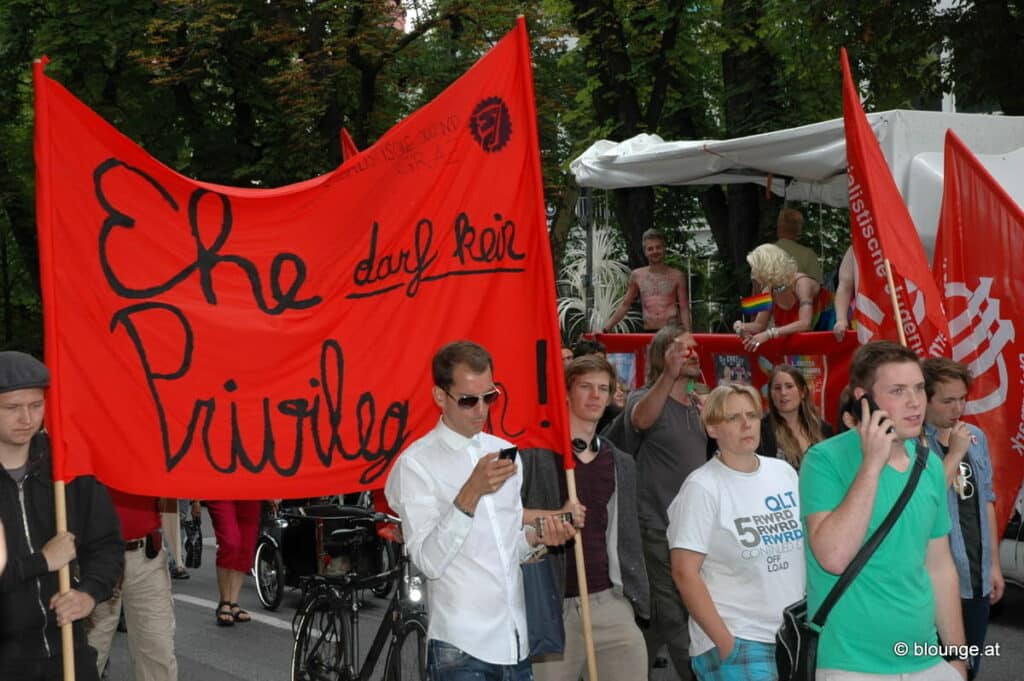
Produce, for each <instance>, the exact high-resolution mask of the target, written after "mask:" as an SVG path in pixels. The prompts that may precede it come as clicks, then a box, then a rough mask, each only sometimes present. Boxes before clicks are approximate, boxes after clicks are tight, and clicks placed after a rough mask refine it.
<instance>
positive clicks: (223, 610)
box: [215, 601, 235, 627]
mask: <svg viewBox="0 0 1024 681" xmlns="http://www.w3.org/2000/svg"><path fill="white" fill-rule="evenodd" d="M215 612H216V614H217V626H218V627H230V626H233V625H234V624H235V615H234V613H232V612H231V603H229V602H228V601H221V602H220V603H218V604H217V610H216V611H215Z"/></svg>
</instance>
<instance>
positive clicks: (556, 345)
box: [35, 19, 572, 499]
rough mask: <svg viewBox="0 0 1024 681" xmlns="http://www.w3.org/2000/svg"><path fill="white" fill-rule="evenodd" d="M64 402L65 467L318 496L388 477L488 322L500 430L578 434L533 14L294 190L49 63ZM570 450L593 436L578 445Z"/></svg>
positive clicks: (544, 436) (55, 313) (51, 306)
mask: <svg viewBox="0 0 1024 681" xmlns="http://www.w3.org/2000/svg"><path fill="white" fill-rule="evenodd" d="M35 86H36V115H37V118H36V140H35V155H36V162H37V206H38V215H39V240H40V261H41V279H42V287H43V302H44V313H45V315H44V318H45V354H46V361H47V363H48V364H49V366H50V368H51V370H52V373H53V384H52V388H51V389H50V392H49V394H48V405H47V411H48V413H47V419H48V420H47V423H48V428H49V430H50V432H51V436H52V439H53V449H54V461H55V472H56V475H57V477H58V479H71V478H74V477H75V476H78V475H84V474H89V473H94V474H96V475H97V476H98V477H99V478H100V479H101V480H103V481H104V482H105V483H107V484H109V485H111V486H113V487H116V488H118V489H122V490H125V491H129V492H135V493H140V494H153V495H158V496H165V497H187V498H210V499H221V498H236V499H244V498H250V499H260V498H282V497H283V498H288V497H308V496H317V495H322V494H332V493H338V492H342V491H353V490H358V489H368V488H375V487H380V486H382V484H383V482H384V480H385V477H386V474H387V471H388V470H389V469H390V466H391V464H392V463H393V462H394V459H395V457H396V456H397V455H398V453H399V452H400V451H402V449H404V448H405V446H406V445H408V444H409V443H410V442H411V441H412V440H413V439H415V438H417V437H419V436H421V435H423V434H424V433H425V432H426V431H428V430H429V429H430V428H432V427H433V426H434V425H435V424H436V422H437V419H438V416H439V412H438V408H437V406H436V405H435V404H434V402H433V398H432V391H431V388H432V386H433V380H432V377H431V369H430V366H431V358H432V356H433V355H434V353H435V352H436V351H437V350H438V349H439V348H440V347H441V346H442V345H443V344H445V343H447V342H450V341H453V340H458V339H462V338H466V339H470V340H474V341H477V342H479V343H481V344H482V345H484V346H485V347H487V348H488V349H489V350H490V351H491V353H492V355H493V357H494V364H495V367H494V380H495V383H496V384H497V386H498V388H499V389H500V390H501V397H500V398H499V399H498V401H497V402H496V403H495V404H494V405H493V406H492V407H491V409H490V418H489V423H488V426H487V430H490V431H491V432H493V433H495V434H496V435H499V436H501V437H504V438H506V439H509V440H512V441H514V442H515V443H516V444H518V445H519V446H520V447H542V448H546V449H551V450H555V451H559V452H569V451H570V448H569V429H568V419H567V413H566V398H565V386H564V382H563V381H562V380H561V376H562V367H561V359H560V342H559V329H558V322H557V317H556V314H555V290H554V271H553V267H552V262H551V253H550V248H549V244H548V236H547V225H546V219H545V210H544V200H543V189H542V182H541V174H540V156H539V147H538V141H537V126H536V114H535V106H534V98H533V76H532V72H531V68H530V54H529V45H528V40H527V36H526V28H525V24H524V22H523V20H522V19H520V21H519V23H518V25H517V27H516V28H515V29H514V30H513V31H512V32H511V33H510V34H509V35H508V36H506V37H505V38H504V39H503V40H501V41H500V42H499V43H498V44H497V45H495V46H494V48H493V49H491V51H490V52H488V53H487V54H486V55H485V56H484V57H483V58H482V59H480V61H479V62H477V64H476V65H474V66H473V68H472V69H470V70H469V71H468V72H467V73H466V74H465V75H464V76H462V77H461V78H459V79H458V80H457V81H455V82H454V83H453V84H452V85H451V86H450V87H449V88H447V89H446V90H445V91H444V92H443V93H442V94H440V95H439V96H438V97H437V98H436V99H435V100H434V101H433V102H431V103H430V104H428V105H426V106H424V107H423V108H422V109H420V110H418V111H416V112H415V113H413V114H411V115H410V116H409V117H408V118H406V119H405V120H403V121H401V122H400V123H399V124H397V125H396V126H395V127H394V128H392V129H391V130H390V131H389V132H387V133H386V134H385V135H384V136H383V137H381V138H380V139H379V140H378V141H377V143H376V144H374V145H373V146H372V147H369V148H367V149H365V150H363V151H362V152H360V153H358V154H357V155H356V156H354V157H353V158H350V159H348V161H347V162H345V163H343V164H342V165H341V166H340V167H339V168H338V169H336V170H334V171H332V172H330V173H327V174H325V175H322V176H320V177H316V178H313V179H310V180H306V181H304V182H300V183H297V184H294V185H290V186H286V187H280V188H277V189H240V188H235V187H225V186H218V185H213V184H210V183H205V182H200V181H195V180H192V179H189V178H187V177H183V176H182V175H179V174H178V173H176V172H174V171H173V170H171V169H169V168H167V167H166V166H164V165H162V164H161V163H159V162H158V161H156V160H155V159H153V158H152V157H150V156H149V155H148V154H147V153H146V152H145V151H143V150H142V149H141V148H140V147H139V146H138V145H136V144H135V143H134V142H132V141H131V140H129V139H127V138H126V137H124V136H123V135H122V134H120V133H119V132H118V131H117V130H115V129H114V128H113V127H111V126H110V125H109V124H107V123H106V122H105V121H103V120H102V119H101V118H100V117H99V116H97V115H96V114H95V113H94V112H93V111H91V110H90V109H88V108H87V107H86V106H85V105H84V104H83V103H82V102H80V101H79V100H78V99H76V98H75V97H74V96H73V95H71V94H70V93H69V92H68V91H67V90H65V89H64V88H63V87H62V86H61V85H59V84H58V83H56V82H55V81H53V80H52V79H50V78H48V77H47V76H45V75H44V73H43V65H42V64H39V65H37V66H36V71H35ZM566 461H567V463H569V464H570V465H571V462H572V456H571V454H570V455H569V456H567V457H566Z"/></svg>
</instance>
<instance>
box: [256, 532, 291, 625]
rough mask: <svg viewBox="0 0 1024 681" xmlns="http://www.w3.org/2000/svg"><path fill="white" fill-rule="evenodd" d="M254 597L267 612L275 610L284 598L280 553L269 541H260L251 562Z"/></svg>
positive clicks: (282, 565)
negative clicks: (254, 581)
mask: <svg viewBox="0 0 1024 681" xmlns="http://www.w3.org/2000/svg"><path fill="white" fill-rule="evenodd" d="M253 575H254V576H255V577H256V595H257V596H259V599H260V603H262V604H263V607H264V608H266V609H267V610H276V609H277V606H279V605H281V597H282V596H284V564H283V562H282V561H281V552H280V551H278V550H277V547H276V546H274V545H273V544H272V543H270V542H269V541H261V542H260V543H259V546H257V547H256V558H255V560H253Z"/></svg>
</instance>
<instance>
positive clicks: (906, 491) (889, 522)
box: [811, 440, 929, 630]
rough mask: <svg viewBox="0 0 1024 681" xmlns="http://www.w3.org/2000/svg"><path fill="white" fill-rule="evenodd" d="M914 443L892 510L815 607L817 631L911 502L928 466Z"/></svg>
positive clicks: (921, 449)
mask: <svg viewBox="0 0 1024 681" xmlns="http://www.w3.org/2000/svg"><path fill="white" fill-rule="evenodd" d="M915 444H916V456H915V457H914V468H913V470H911V471H910V479H909V480H907V484H906V486H905V487H904V488H903V491H902V492H901V493H900V497H899V499H897V500H896V503H895V504H893V506H892V510H890V511H889V514H888V515H887V516H885V520H883V521H882V524H881V525H879V526H878V529H876V530H875V531H874V532H873V533H872V535H871V537H870V538H869V539H868V540H867V541H866V542H864V545H863V546H861V547H860V550H859V551H858V552H857V555H856V556H854V557H853V560H851V561H850V564H849V565H847V566H846V569H845V570H843V574H841V575H840V576H839V581H837V582H836V583H835V586H833V587H832V590H831V591H829V592H828V596H826V597H825V600H824V601H822V603H821V607H820V608H818V612H816V613H814V619H812V620H811V623H812V624H814V625H817V627H818V629H819V630H820V629H821V628H822V626H824V624H825V618H827V617H828V614H829V613H830V612H832V608H833V607H834V606H835V604H836V602H837V601H838V600H839V597H840V596H842V595H843V592H844V591H846V588H847V587H848V586H850V583H851V582H853V579H854V578H855V577H856V576H857V573H859V572H860V571H861V569H862V568H863V567H864V565H865V564H866V563H867V562H868V559H869V558H871V555H872V554H873V553H874V552H875V550H876V549H878V546H879V545H880V544H881V543H882V541H883V540H884V539H885V537H886V535H888V534H889V530H891V529H892V526H893V525H895V524H896V519H897V518H899V516H900V513H902V512H903V509H904V508H905V507H906V505H907V502H908V501H910V497H911V495H913V494H914V490H915V489H916V488H917V482H918V481H919V480H920V479H921V473H922V472H923V471H924V468H925V466H927V465H928V456H929V451H928V448H927V447H925V446H924V445H923V444H921V441H920V440H917V441H915Z"/></svg>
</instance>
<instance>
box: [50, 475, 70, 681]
mask: <svg viewBox="0 0 1024 681" xmlns="http://www.w3.org/2000/svg"><path fill="white" fill-rule="evenodd" d="M53 503H54V506H55V509H54V510H55V511H56V515H57V534H60V533H62V532H67V531H68V509H67V502H66V499H65V495H64V481H63V480H54V481H53ZM57 581H58V583H59V584H60V593H62V594H64V593H67V592H69V591H71V567H70V566H69V565H65V566H64V567H62V568H61V569H60V570H59V571H58V572H57ZM72 626H73V625H72V623H71V622H68V623H67V624H64V625H62V626H61V628H60V640H61V648H62V650H63V651H64V681H75V639H74V630H73V629H72Z"/></svg>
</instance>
